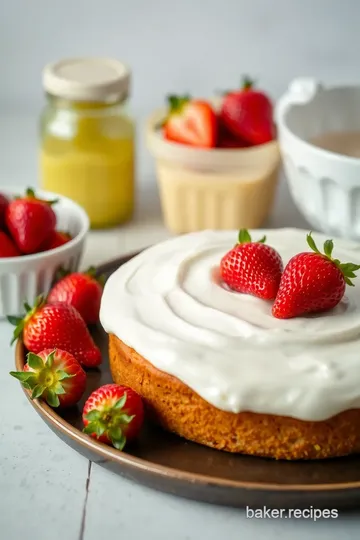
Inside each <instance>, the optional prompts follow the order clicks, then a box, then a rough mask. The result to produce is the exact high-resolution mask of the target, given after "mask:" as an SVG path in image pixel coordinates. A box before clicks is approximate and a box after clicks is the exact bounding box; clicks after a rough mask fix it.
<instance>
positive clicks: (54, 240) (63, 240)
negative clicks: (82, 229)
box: [40, 231, 71, 251]
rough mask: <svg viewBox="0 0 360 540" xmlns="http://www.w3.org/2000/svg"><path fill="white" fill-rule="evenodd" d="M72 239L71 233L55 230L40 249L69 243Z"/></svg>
mask: <svg viewBox="0 0 360 540" xmlns="http://www.w3.org/2000/svg"><path fill="white" fill-rule="evenodd" d="M70 240H71V235H70V234H69V233H67V232H65V231H53V232H52V233H51V235H50V237H49V238H47V239H46V240H45V242H44V244H42V246H41V247H40V251H48V250H49V249H55V248H57V247H60V246H63V245H64V244H67V243H68V242H69V241H70Z"/></svg>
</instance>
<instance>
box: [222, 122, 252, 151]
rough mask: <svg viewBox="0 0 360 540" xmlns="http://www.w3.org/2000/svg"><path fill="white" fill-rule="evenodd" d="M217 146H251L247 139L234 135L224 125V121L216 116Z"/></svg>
mask: <svg viewBox="0 0 360 540" xmlns="http://www.w3.org/2000/svg"><path fill="white" fill-rule="evenodd" d="M217 146H218V148H246V147H248V146H251V145H250V144H249V143H248V142H247V141H245V140H244V139H242V138H240V137H236V136H235V135H233V133H231V131H230V130H229V129H228V128H227V127H226V126H225V124H224V122H223V121H222V119H221V118H220V117H218V140H217Z"/></svg>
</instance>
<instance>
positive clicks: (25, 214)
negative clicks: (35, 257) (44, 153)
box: [5, 189, 56, 254]
mask: <svg viewBox="0 0 360 540" xmlns="http://www.w3.org/2000/svg"><path fill="white" fill-rule="evenodd" d="M55 202H56V201H45V200H42V199H38V198H36V196H35V193H34V191H33V190H32V189H28V190H27V191H26V194H25V197H21V198H19V199H15V200H13V201H11V202H10V203H9V205H8V207H7V209H6V214H5V219H6V225H7V228H8V229H9V232H10V234H11V236H12V238H13V239H14V241H15V243H16V245H17V247H18V248H19V249H20V251H22V253H26V254H29V253H36V252H37V251H38V250H39V249H40V246H41V244H43V243H44V242H45V241H46V240H47V238H49V237H50V235H51V234H52V232H53V231H54V229H55V225H56V215H55V212H54V210H53V209H52V208H51V205H52V204H54V203H55Z"/></svg>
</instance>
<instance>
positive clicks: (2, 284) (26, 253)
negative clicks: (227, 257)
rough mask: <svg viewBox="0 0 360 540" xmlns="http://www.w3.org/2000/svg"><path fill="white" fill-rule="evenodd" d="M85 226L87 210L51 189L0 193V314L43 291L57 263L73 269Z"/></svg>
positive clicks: (19, 309) (11, 311) (17, 310)
mask: <svg viewBox="0 0 360 540" xmlns="http://www.w3.org/2000/svg"><path fill="white" fill-rule="evenodd" d="M88 230H89V219H88V216H87V214H86V212H85V211H84V210H83V209H82V208H81V207H80V206H79V205H78V204H76V203H75V202H73V201H72V200H70V199H67V198H66V197H62V196H58V195H56V194H54V193H49V192H44V191H37V192H36V193H34V191H33V190H32V189H28V190H26V191H25V192H24V194H23V195H20V194H19V193H15V192H13V191H11V190H2V191H1V193H0V316H1V317H4V316H6V315H8V314H13V315H18V314H20V313H22V311H23V304H24V301H26V302H27V303H29V304H32V303H33V302H34V301H35V299H36V297H37V296H38V295H39V294H40V293H45V294H46V293H47V292H48V291H49V290H50V288H51V286H52V284H53V281H54V277H55V275H56V273H57V271H58V270H59V269H60V268H63V269H64V270H68V271H75V270H76V269H77V268H78V265H79V262H80V258H81V255H82V252H83V247H84V243H85V237H86V234H87V232H88Z"/></svg>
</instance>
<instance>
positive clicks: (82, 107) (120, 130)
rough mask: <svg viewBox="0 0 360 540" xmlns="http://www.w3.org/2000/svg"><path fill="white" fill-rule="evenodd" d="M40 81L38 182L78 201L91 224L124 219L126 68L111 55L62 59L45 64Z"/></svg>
mask: <svg viewBox="0 0 360 540" xmlns="http://www.w3.org/2000/svg"><path fill="white" fill-rule="evenodd" d="M43 84H44V88H45V92H46V96H47V103H46V106H45V108H44V110H43V112H42V115H41V121H40V124H41V144H40V176H41V185H42V187H43V188H44V189H45V190H48V191H52V192H55V193H59V194H61V195H65V196H66V197H69V198H70V199H73V200H74V201H76V202H77V203H79V204H80V205H81V206H83V208H84V209H85V211H86V212H87V213H88V215H89V218H90V223H91V226H92V227H93V228H104V227H112V226H115V225H117V224H120V223H125V222H126V221H128V220H129V219H131V217H132V215H133V210H134V192H135V185H134V184H135V180H134V161H135V148H134V146H135V143H134V139H135V125H134V122H133V120H132V119H131V118H130V116H129V115H128V113H127V111H126V105H127V101H128V94H129V86H130V72H129V69H128V68H127V67H126V66H125V65H124V64H122V63H120V62H118V61H115V60H110V59H98V58H84V59H74V60H63V61H60V62H58V63H56V64H51V65H49V66H47V67H46V68H45V70H44V75H43Z"/></svg>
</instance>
